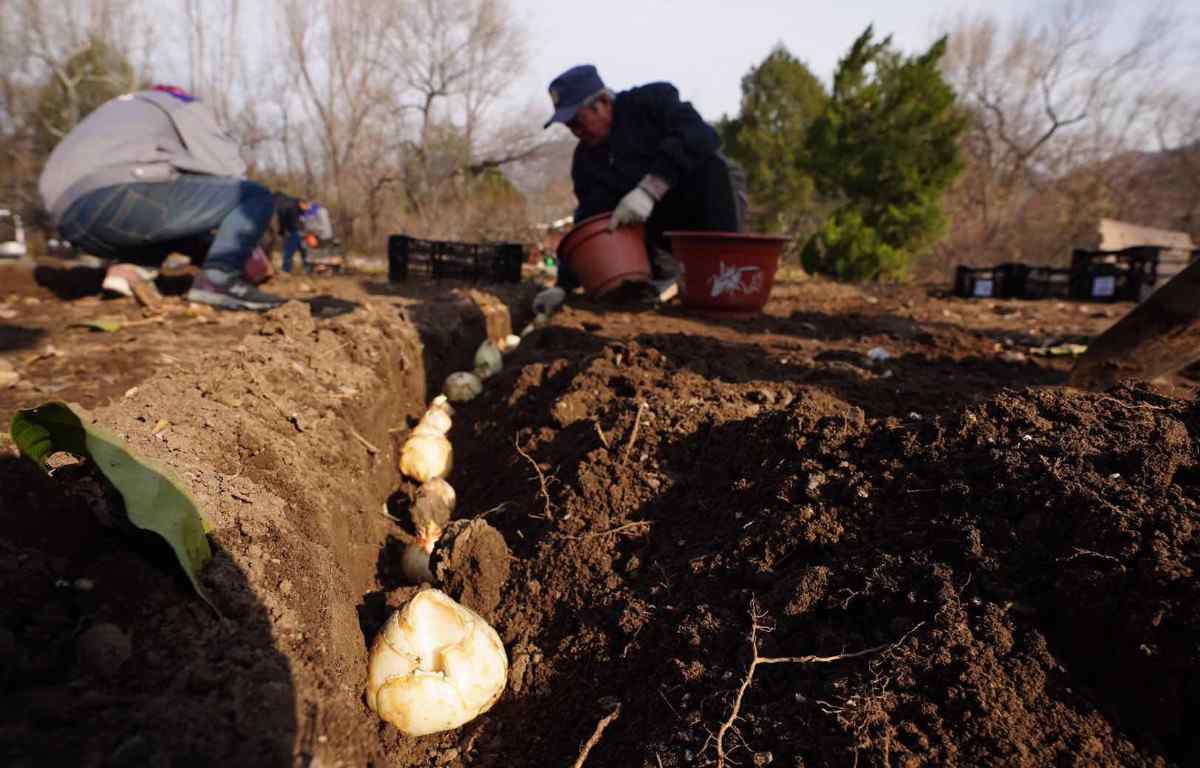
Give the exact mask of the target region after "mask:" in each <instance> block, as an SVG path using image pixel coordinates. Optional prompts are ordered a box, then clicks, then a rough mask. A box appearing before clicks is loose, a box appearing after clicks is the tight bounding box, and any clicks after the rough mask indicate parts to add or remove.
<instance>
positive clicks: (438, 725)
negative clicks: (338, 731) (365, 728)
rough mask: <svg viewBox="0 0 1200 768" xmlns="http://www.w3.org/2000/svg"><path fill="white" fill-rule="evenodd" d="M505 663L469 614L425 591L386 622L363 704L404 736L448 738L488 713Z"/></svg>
mask: <svg viewBox="0 0 1200 768" xmlns="http://www.w3.org/2000/svg"><path fill="white" fill-rule="evenodd" d="M507 679H508V656H507V655H506V654H505V653H504V644H503V643H501V642H500V636H499V635H497V634H496V630H494V629H492V628H491V626H489V625H488V623H487V622H486V621H484V620H483V618H482V617H480V616H479V615H478V614H476V613H475V612H474V611H472V610H470V609H469V608H466V607H464V606H462V605H459V604H458V603H456V602H455V601H454V600H452V599H451V598H450V597H448V596H446V595H445V594H444V593H442V592H440V591H438V590H436V589H426V590H423V591H421V592H419V593H417V595H416V597H414V598H413V599H412V600H410V601H409V602H408V604H407V605H405V606H404V607H403V608H402V609H400V610H399V611H396V612H395V613H393V614H392V615H391V616H390V617H388V620H387V623H386V624H384V626H383V629H382V630H380V632H379V634H378V635H377V636H376V637H375V642H374V644H373V645H372V646H371V658H370V662H369V667H368V670H367V704H368V706H370V707H371V709H373V710H374V711H375V712H376V713H377V714H378V715H379V716H380V717H381V718H383V719H384V720H386V721H388V722H389V723H391V724H392V725H394V726H396V728H397V729H399V730H400V732H401V733H404V734H405V735H408V736H424V735H426V734H430V733H438V732H439V731H448V730H451V729H453V728H458V727H459V726H461V725H463V724H464V723H467V722H470V721H471V720H473V719H475V718H476V717H478V716H479V715H481V714H483V713H484V712H486V711H488V710H489V709H491V708H492V705H493V704H495V703H496V701H497V700H498V699H499V698H500V694H501V693H503V692H504V685H505V683H506V682H507Z"/></svg>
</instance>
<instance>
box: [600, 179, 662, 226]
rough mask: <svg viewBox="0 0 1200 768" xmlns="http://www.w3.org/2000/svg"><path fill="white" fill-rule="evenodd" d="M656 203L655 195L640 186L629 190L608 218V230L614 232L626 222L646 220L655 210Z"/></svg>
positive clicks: (639, 222) (632, 222)
mask: <svg viewBox="0 0 1200 768" xmlns="http://www.w3.org/2000/svg"><path fill="white" fill-rule="evenodd" d="M654 203H655V200H654V197H652V196H651V194H650V193H649V192H647V191H646V190H644V189H642V188H641V187H640V186H639V187H634V188H633V189H631V190H629V192H628V193H627V194H626V195H625V197H622V198H621V202H619V203H617V209H616V210H615V211H613V212H612V217H611V218H609V220H608V231H609V232H612V231H613V230H615V229H616V228H617V227H619V226H622V225H624V224H641V223H643V222H645V221H646V219H648V218H650V213H651V211H653V210H654Z"/></svg>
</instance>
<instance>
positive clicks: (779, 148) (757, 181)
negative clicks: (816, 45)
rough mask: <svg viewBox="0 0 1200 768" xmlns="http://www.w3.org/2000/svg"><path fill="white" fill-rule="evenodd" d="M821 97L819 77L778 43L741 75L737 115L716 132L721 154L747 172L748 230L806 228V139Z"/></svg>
mask: <svg viewBox="0 0 1200 768" xmlns="http://www.w3.org/2000/svg"><path fill="white" fill-rule="evenodd" d="M826 98H827V96H826V93H825V88H824V86H822V85H821V82H820V80H818V79H817V78H816V76H815V75H813V73H812V71H811V70H809V68H808V67H807V66H805V64H804V63H803V62H802V61H800V60H799V59H797V58H796V57H794V56H793V55H792V54H791V53H789V52H788V50H787V49H786V48H784V47H783V46H782V45H780V46H776V48H775V49H774V50H772V51H771V53H770V54H768V55H767V57H766V58H765V59H763V61H762V63H760V64H759V65H758V66H756V67H754V68H753V69H751V70H750V71H749V72H748V73H747V74H746V76H745V77H743V78H742V104H741V113H740V115H739V116H738V117H737V118H736V119H733V120H723V121H722V122H721V123H719V124H718V131H719V132H720V133H721V134H722V139H723V144H722V145H723V146H724V148H725V152H726V153H727V154H728V155H729V156H730V157H732V158H733V159H735V160H737V161H738V162H739V163H741V164H742V166H743V167H744V168H745V170H746V178H747V183H748V186H749V191H750V204H751V211H750V213H751V217H750V218H751V222H750V224H751V227H752V228H754V229H757V230H764V231H770V232H793V233H794V232H796V231H797V229H798V228H803V225H804V223H805V222H810V226H811V222H812V221H813V220H814V216H813V212H814V207H813V186H814V185H813V181H812V177H811V176H810V175H809V173H808V171H807V170H806V168H805V161H804V146H805V137H806V136H807V134H808V129H809V126H810V125H811V124H812V122H813V121H814V120H815V119H816V118H817V117H818V116H819V115H820V114H821V111H822V109H823V108H824V106H825V101H826Z"/></svg>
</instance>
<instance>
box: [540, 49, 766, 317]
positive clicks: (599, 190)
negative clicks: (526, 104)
mask: <svg viewBox="0 0 1200 768" xmlns="http://www.w3.org/2000/svg"><path fill="white" fill-rule="evenodd" d="M550 100H551V101H552V102H553V103H554V107H555V110H554V115H553V116H552V117H551V118H550V120H549V121H548V122H547V123H546V127H547V128H549V127H550V126H551V125H552V124H554V123H563V124H565V125H566V126H567V128H569V129H570V130H571V132H572V133H573V134H575V136H576V138H578V139H579V144H578V146H576V148H575V156H574V158H573V160H572V162H571V180H572V182H573V183H574V186H575V197H576V198H577V199H578V201H579V205H578V207H577V208H576V209H575V222H576V223H579V222H581V221H583V220H584V219H586V218H588V217H589V216H594V215H596V214H598V213H604V212H606V211H612V212H613V214H612V219H611V221H610V227H618V226H621V225H625V224H638V223H645V225H646V252H647V253H648V254H649V255H650V260H651V266H652V269H653V272H654V278H655V280H654V287H655V289H656V291H657V293H658V297H659V299H660V300H662V301H666V300H668V299H670V298H671V297H673V296H674V295H675V292H676V285H675V280H676V278H677V277H678V273H679V269H678V266H677V265H676V264H675V262H674V260H673V259H672V258H671V257H670V249H671V244H670V242H669V240H668V238H667V237H666V236H665V233H666V232H668V231H670V230H705V231H719V232H738V231H740V230H741V228H742V222H743V220H744V217H745V210H746V186H745V175H744V173H743V172H742V170H741V168H740V167H738V166H737V165H736V164H735V163H733V162H731V161H730V160H729V159H728V158H726V157H725V156H724V155H722V154H721V153H720V152H719V149H720V146H721V140H720V138H719V137H718V136H717V132H716V131H715V130H713V128H712V126H710V125H709V124H708V123H706V122H704V119H703V118H701V117H700V114H699V113H698V112H696V110H695V109H694V108H693V107H692V105H691V104H690V103H689V102H686V101H680V100H679V91H678V90H677V89H676V88H675V86H673V85H671V84H670V83H661V82H660V83H650V84H648V85H643V86H641V87H638V88H632V89H630V90H628V91H622V92H621V93H613V92H612V91H611V90H609V89H608V88H607V87H605V85H604V81H603V80H601V79H600V75H599V73H597V71H596V68H595V67H594V66H592V65H590V64H584V65H580V66H577V67H572V68H571V69H568V70H567V71H566V72H564V73H562V74H561V75H559V76H558V77H557V78H555V79H554V81H553V82H551V83H550ZM575 284H576V283H575V278H574V275H573V274H571V270H570V266H569V265H567V264H560V265H559V279H558V286H556V287H555V288H549V289H547V290H545V291H542V293H540V294H538V298H537V299H536V300H535V306H536V308H537V310H538V311H548V310H552V309H554V308H555V307H557V306H558V305H559V304H561V303H562V301H563V299H564V298H565V296H566V291H567V290H570V289H572V288H574V287H575Z"/></svg>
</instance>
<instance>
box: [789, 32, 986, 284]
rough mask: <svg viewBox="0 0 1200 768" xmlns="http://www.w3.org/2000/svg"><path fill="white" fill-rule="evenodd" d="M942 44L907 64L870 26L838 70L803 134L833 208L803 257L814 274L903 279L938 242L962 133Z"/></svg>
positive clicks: (813, 167)
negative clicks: (821, 107)
mask: <svg viewBox="0 0 1200 768" xmlns="http://www.w3.org/2000/svg"><path fill="white" fill-rule="evenodd" d="M945 51H946V38H942V39H941V40H938V41H937V42H936V43H934V44H933V46H932V47H931V48H930V49H929V50H928V51H926V52H925V53H923V54H921V55H919V56H914V57H904V56H902V55H900V54H899V53H898V52H896V51H895V50H894V49H893V48H892V46H891V37H887V38H884V39H883V40H882V41H879V42H875V41H874V33H873V30H872V28H871V27H867V29H866V31H865V32H863V34H862V35H860V36H859V38H858V39H857V40H855V41H854V45H853V46H852V47H851V48H850V52H849V53H847V54H846V56H845V57H844V58H843V59H842V60H841V61H840V62H839V64H838V70H837V74H836V75H835V77H834V87H833V94H832V95H831V97H830V99H829V101H828V103H827V104H826V108H825V112H824V114H822V115H821V117H820V118H818V119H817V120H816V121H815V122H814V123H813V126H812V129H811V130H810V131H809V134H808V142H807V159H808V167H809V169H810V170H811V172H812V174H813V178H814V179H815V181H816V184H817V189H818V191H820V192H821V193H822V194H823V195H826V196H829V197H830V198H833V199H836V200H838V201H839V207H838V208H837V210H835V211H834V213H833V214H832V216H831V217H830V218H829V219H828V220H827V221H826V222H825V225H824V226H823V227H822V228H821V230H820V231H819V232H817V234H816V235H814V236H813V237H812V238H810V239H809V241H808V243H807V244H806V245H805V248H804V252H803V261H804V266H805V268H806V269H808V270H809V271H810V272H818V273H822V274H828V275H833V276H836V277H839V278H842V279H847V280H864V279H865V280H878V279H886V280H894V279H903V278H904V277H905V276H906V274H907V271H908V267H909V265H910V264H911V263H912V262H913V261H914V259H915V258H917V257H919V256H920V255H922V254H923V253H925V252H926V251H928V250H929V249H930V248H931V247H932V246H933V245H934V244H935V243H936V242H937V239H938V238H939V237H940V236H941V235H942V233H943V232H944V230H945V226H946V222H945V217H944V215H943V213H942V196H943V194H944V193H945V191H946V190H947V188H948V187H949V186H950V184H951V183H952V182H953V181H954V179H955V178H956V177H957V176H958V174H959V173H960V172H961V170H962V161H961V160H960V158H959V149H958V137H959V135H960V134H961V133H962V131H963V129H964V127H965V120H964V118H963V115H962V113H961V112H960V111H959V110H958V109H957V107H956V106H955V101H954V91H953V90H952V89H951V88H950V86H949V85H948V84H947V83H946V81H945V80H944V79H943V78H942V74H941V71H940V69H939V61H940V60H941V58H942V56H943V54H944V53H945Z"/></svg>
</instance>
